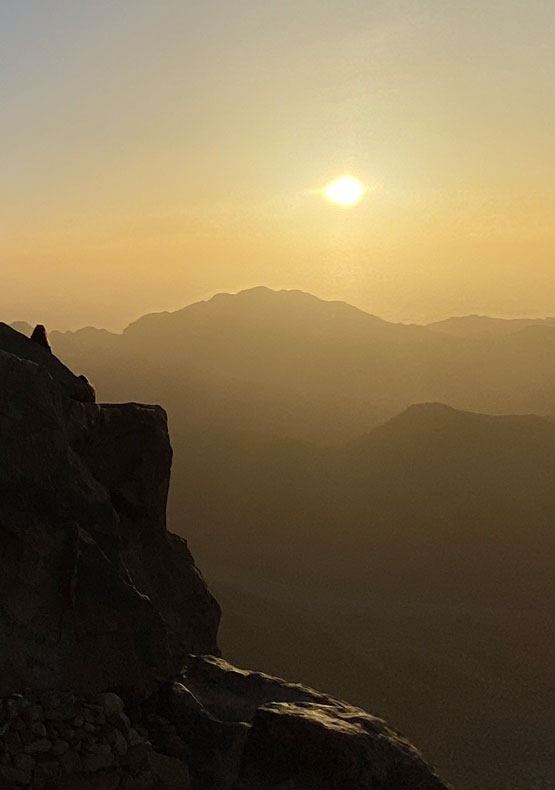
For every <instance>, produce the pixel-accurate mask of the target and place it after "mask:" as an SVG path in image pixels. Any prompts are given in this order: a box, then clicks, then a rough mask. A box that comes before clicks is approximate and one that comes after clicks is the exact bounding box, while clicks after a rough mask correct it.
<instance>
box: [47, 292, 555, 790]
mask: <svg viewBox="0 0 555 790" xmlns="http://www.w3.org/2000/svg"><path fill="white" fill-rule="evenodd" d="M552 323H553V322H552V321H551V320H549V319H545V320H532V319H530V320H515V321H499V320H498V319H488V318H482V317H475V316H469V317H467V318H461V319H452V320H449V321H446V322H440V323H438V324H434V325H430V326H428V327H425V326H416V325H405V324H392V323H390V322H387V321H383V320H381V319H379V318H377V317H375V316H372V315H369V314H367V313H365V312H363V311H361V310H359V309H357V308H354V307H351V306H349V305H347V304H345V303H342V302H325V301H323V300H321V299H318V298H316V297H314V296H311V295H310V294H306V293H303V292H300V291H279V292H276V291H272V290H270V289H268V288H255V289H251V290H249V291H244V292H241V293H238V294H234V295H230V294H219V295H218V296H215V297H214V298H213V299H211V300H209V301H207V302H200V303H197V304H194V305H190V306H189V307H186V308H184V309H183V310H179V311H177V312H174V313H158V314H152V315H148V316H144V317H143V318H141V319H139V320H138V321H136V322H134V323H133V324H131V325H130V326H129V327H127V329H126V330H125V331H124V332H123V333H121V334H116V333H111V332H107V331H105V330H101V329H95V328H92V327H88V328H84V329H81V330H79V331H77V332H65V333H59V332H52V333H50V341H51V344H52V347H53V349H54V350H55V351H56V353H58V354H59V356H60V357H61V358H62V359H63V360H64V361H65V362H66V363H68V364H70V366H71V367H73V368H74V369H78V370H86V371H87V374H88V376H89V377H90V379H91V381H92V382H93V384H94V386H95V388H96V390H97V393H98V395H99V397H100V399H102V400H111V401H126V400H144V401H147V402H159V403H163V404H164V406H166V407H167V409H168V413H169V421H170V429H171V432H172V437H173V446H174V467H173V468H174V473H173V480H172V487H171V490H170V500H169V520H170V524H171V525H172V527H173V529H174V530H175V531H176V532H178V533H180V534H182V535H186V536H187V538H188V539H189V540H190V542H191V545H192V547H193V550H194V552H195V556H196V557H198V559H199V562H200V565H201V567H202V568H203V570H204V571H205V573H206V574H207V576H208V578H209V580H210V581H211V582H212V583H213V584H214V585H215V588H216V589H217V591H218V595H219V597H220V599H221V601H222V602H223V605H224V617H223V626H222V629H223V630H222V643H223V646H224V650H225V651H226V653H227V654H228V655H229V656H230V657H231V658H233V659H235V660H236V661H238V662H240V663H243V664H247V665H252V666H255V667H257V668H259V669H270V670H271V671H273V672H275V673H277V674H280V675H283V676H286V677H289V678H294V679H301V680H303V681H304V682H306V683H308V684H314V683H316V684H320V685H322V686H323V687H325V688H326V689H329V690H330V691H332V692H333V693H335V694H338V695H343V696H345V697H348V698H349V699H352V700H354V701H355V702H357V703H358V704H361V705H366V706H367V707H370V708H371V709H376V708H375V706H378V708H379V712H380V713H381V714H383V715H385V716H387V717H389V718H391V719H393V720H394V721H396V722H398V723H399V724H400V726H401V727H403V728H404V729H405V730H406V731H407V732H408V733H409V735H410V736H411V737H413V738H414V739H415V740H416V741H417V742H418V743H422V744H423V745H424V746H425V748H426V750H427V751H428V752H429V753H430V755H431V756H432V758H433V759H434V760H435V761H436V762H437V763H438V765H439V766H440V769H441V770H442V771H443V772H444V774H445V775H446V776H447V777H448V778H449V779H451V780H452V781H454V782H455V783H456V785H457V787H459V788H461V790H486V788H488V790H489V788H490V787H492V786H495V787H497V788H499V789H500V790H501V788H502V789H503V790H529V788H531V787H534V788H538V790H539V789H540V788H541V790H547V789H548V788H550V787H551V786H552V784H551V782H552V775H553V768H552V766H553V764H554V762H555V746H554V743H553V739H552V737H551V731H552V727H551V724H552V711H553V708H554V707H555V698H554V697H553V691H552V683H551V679H552V675H553V671H554V664H553V656H552V654H551V652H550V650H549V649H548V648H546V646H548V645H550V644H552V643H553V641H554V636H555V635H554V633H553V615H554V613H555V594H554V591H553V584H552V557H553V553H554V550H555V545H554V544H555V533H554V531H553V528H552V525H553V520H554V518H555V494H554V493H553V485H552V481H553V479H554V473H555V423H554V422H553V421H552V419H551V418H550V416H549V415H551V414H552V413H554V412H555V326H553V325H552ZM488 412H489V413H488ZM269 620H270V621H271V623H272V626H271V627H269V625H268V622H269ZM485 700H487V704H486V703H485V702H484V701H485ZM446 711H448V712H449V713H448V716H447V719H448V721H446ZM477 732H478V733H482V734H484V733H486V734H487V735H485V736H478V737H477V735H476V733H477Z"/></svg>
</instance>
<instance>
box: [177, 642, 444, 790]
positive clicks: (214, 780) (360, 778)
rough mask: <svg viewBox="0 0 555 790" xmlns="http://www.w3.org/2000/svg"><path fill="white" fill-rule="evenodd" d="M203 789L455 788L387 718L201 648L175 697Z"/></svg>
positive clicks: (179, 722) (182, 732) (192, 765)
mask: <svg viewBox="0 0 555 790" xmlns="http://www.w3.org/2000/svg"><path fill="white" fill-rule="evenodd" d="M166 705H167V710H168V715H169V717H170V718H172V720H173V721H174V722H175V723H176V725H177V729H178V732H179V736H180V737H181V738H182V739H183V741H184V742H185V744H186V745H187V747H188V750H189V767H190V770H191V776H192V786H193V788H194V789H195V790H447V788H448V786H447V785H446V784H445V783H444V782H443V781H442V780H441V779H440V778H439V777H438V776H437V774H436V773H435V771H434V770H433V768H432V767H431V766H430V765H428V764H427V763H426V762H425V761H424V759H423V758H422V756H421V755H420V754H419V752H418V751H417V750H416V749H415V748H414V747H413V746H412V745H411V744H410V743H409V742H408V741H407V740H406V739H405V738H403V737H402V736H401V735H400V734H399V733H397V732H395V731H394V730H392V729H391V728H390V727H388V725H387V724H386V723H385V722H384V721H383V720H381V719H378V718H375V717H374V716H371V715H370V714H368V713H366V712H365V711H363V710H360V709H359V708H356V707H353V706H351V705H349V704H347V703H345V702H342V701H341V700H337V699H334V698H333V697H329V696H327V695H325V694H321V693H320V692H317V691H314V690H313V689H310V688H307V687H305V686H301V685H298V684H294V683H287V682H286V681H284V680H280V679H279V678H273V677H270V676H268V675H264V674H261V673H258V672H247V671H245V670H241V669H237V668H236V667H234V666H232V665H231V664H228V663H227V662H226V661H224V660H222V659H219V658H214V657H211V656H191V657H190V660H189V662H188V665H187V667H186V669H185V670H184V671H183V673H182V675H181V677H180V679H179V681H178V682H176V683H174V684H173V686H172V688H171V691H170V692H169V694H168V697H167V699H166Z"/></svg>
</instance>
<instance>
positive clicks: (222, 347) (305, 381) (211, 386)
mask: <svg viewBox="0 0 555 790" xmlns="http://www.w3.org/2000/svg"><path fill="white" fill-rule="evenodd" d="M469 320H471V319H469ZM492 320H493V321H495V320H496V319H492ZM465 321H466V319H456V322H457V326H458V325H460V323H461V322H462V323H463V324H464V322H465ZM471 323H472V321H471ZM509 323H510V322H509ZM496 325H497V324H496ZM510 325H511V326H513V324H512V323H510ZM450 326H451V325H450ZM519 326H520V325H519ZM457 332H458V334H453V333H452V332H445V331H438V327H437V326H436V327H435V328H433V327H432V328H429V327H425V326H417V325H413V324H393V323H390V322H388V321H384V320H382V319H380V318H377V317H376V316H372V315H370V314H369V313H365V312H364V311H362V310H359V309H358V308H356V307H352V306H350V305H348V304H346V303H344V302H326V301H324V300H322V299H319V298H317V297H315V296H312V295H310V294H306V293H303V292H301V291H272V290H271V289H269V288H265V287H260V288H253V289H250V290H247V291H242V292H240V293H238V294H218V295H216V296H214V297H213V298H212V299H210V300H208V301H206V302H198V303H196V304H193V305H190V306H188V307H186V308H183V309H182V310H178V311H176V312H173V313H153V314H150V315H147V316H143V317H142V318H140V319H138V320H137V321H135V322H133V323H132V324H130V325H129V326H128V327H127V328H126V329H125V331H124V332H123V333H122V334H115V333H110V332H107V331H105V330H95V329H93V328H86V329H82V330H79V331H77V332H64V333H58V332H52V333H51V335H50V340H51V343H52V347H53V349H54V351H55V352H56V353H57V354H58V355H59V356H60V357H61V358H62V359H64V360H66V361H67V363H68V364H70V365H72V366H73V367H78V368H80V369H82V370H88V371H89V376H90V378H91V380H92V381H93V382H94V384H95V386H96V388H97V391H98V393H99V397H100V398H102V399H104V400H130V399H132V398H134V397H135V398H136V397H141V398H143V399H144V400H147V401H153V400H154V401H158V402H164V403H166V405H167V406H168V409H169V412H170V416H171V417H173V416H174V415H179V416H178V417H177V419H178V424H177V430H178V432H181V431H182V430H197V429H198V428H199V427H200V426H201V425H206V426H211V425H214V424H217V425H221V426H227V427H231V426H233V427H235V428H239V429H240V430H243V429H244V430H255V431H261V432H263V433H273V434H277V435H282V436H289V437H292V438H296V437H298V438H304V439H307V440H310V441H317V442H321V443H323V444H326V443H336V442H341V441H343V440H346V439H349V438H355V437H356V436H357V435H360V433H362V432H364V431H367V430H370V429H371V428H373V427H374V426H376V425H378V424H379V423H380V422H383V421H384V420H385V419H387V418H388V417H391V416H393V415H394V414H395V413H398V412H400V411H402V410H403V409H404V408H406V407H407V406H409V405H410V404H411V403H414V402H423V401H439V402H442V403H448V404H450V405H452V406H454V407H456V408H460V409H463V410H465V409H466V410H475V411H482V412H491V413H511V412H512V413H519V412H524V413H526V412H535V413H539V414H549V413H553V412H555V325H554V326H552V325H551V324H550V322H549V321H547V322H543V323H539V324H538V323H537V322H536V323H532V324H529V325H526V326H523V327H522V328H521V329H520V330H518V331H516V332H510V333H507V332H504V333H502V334H500V333H497V334H491V333H490V334H487V333H480V334H472V333H471V334H470V335H467V336H461V330H457ZM462 334H464V333H462ZM185 402H186V403H187V409H183V408H182V405H183V404H184V403H185Z"/></svg>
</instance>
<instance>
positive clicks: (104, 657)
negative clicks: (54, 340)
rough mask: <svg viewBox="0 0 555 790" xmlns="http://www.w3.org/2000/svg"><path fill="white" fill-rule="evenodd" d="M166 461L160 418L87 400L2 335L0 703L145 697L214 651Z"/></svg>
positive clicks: (210, 603)
mask: <svg viewBox="0 0 555 790" xmlns="http://www.w3.org/2000/svg"><path fill="white" fill-rule="evenodd" d="M170 465H171V446H170V443H169V438H168V430H167V421H166V415H165V412H164V411H163V409H161V408H160V407H157V406H140V405H137V404H122V405H110V406H103V405H98V404H95V403H93V402H91V395H90V389H89V387H88V385H87V384H85V383H84V382H83V379H81V378H79V377H76V376H74V375H73V374H72V373H71V372H70V371H69V370H68V369H67V368H66V367H65V366H64V365H62V363H61V362H59V360H57V359H56V358H55V357H54V356H53V355H52V354H51V353H50V352H49V351H48V350H46V349H44V348H43V347H41V346H40V345H38V344H37V343H33V342H31V341H30V340H29V339H28V338H26V337H24V336H23V335H21V334H20V333H18V332H16V331H14V330H13V329H10V328H9V327H7V326H5V325H0V532H1V534H0V541H1V550H0V664H1V667H2V672H1V673H0V694H7V693H10V692H13V691H17V690H19V689H21V688H24V687H31V688H34V689H37V688H39V689H40V688H57V689H73V690H76V691H81V690H85V691H93V690H98V691H101V690H104V689H108V688H110V689H117V690H120V691H121V693H122V694H124V695H125V696H129V695H139V696H140V695H144V694H145V693H147V692H150V691H152V690H154V689H155V688H157V686H158V685H159V684H160V682H163V681H164V680H167V679H168V678H169V677H171V676H172V674H173V673H175V672H176V671H177V670H178V669H179V668H180V666H181V664H182V662H183V657H184V656H185V655H186V654H187V653H188V652H190V651H202V652H206V651H208V652H214V651H216V652H217V644H216V632H217V626H218V621H219V608H218V606H217V604H216V602H215V601H214V599H213V598H212V597H211V596H210V594H209V592H208V590H207V588H206V585H205V584H204V582H203V580H202V577H201V576H200V574H199V572H198V570H197V569H196V567H195V565H194V562H193V560H192V557H191V555H190V553H189V551H188V549H187V546H186V544H185V542H184V541H183V540H181V539H180V538H177V537H175V536H172V535H169V533H168V532H167V531H166V526H165V507H166V496H167V490H168V485H169V475H170Z"/></svg>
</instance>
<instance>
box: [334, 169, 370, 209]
mask: <svg viewBox="0 0 555 790" xmlns="http://www.w3.org/2000/svg"><path fill="white" fill-rule="evenodd" d="M363 194H364V186H363V184H362V183H361V182H360V181H359V180H358V178H353V177H352V176H341V178H336V179H335V180H334V181H330V183H329V184H328V185H327V186H326V187H324V196H325V197H327V199H328V200H331V202H332V203H338V204H339V205H340V206H354V204H355V203H358V201H359V200H360V199H361V197H362V196H363Z"/></svg>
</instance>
